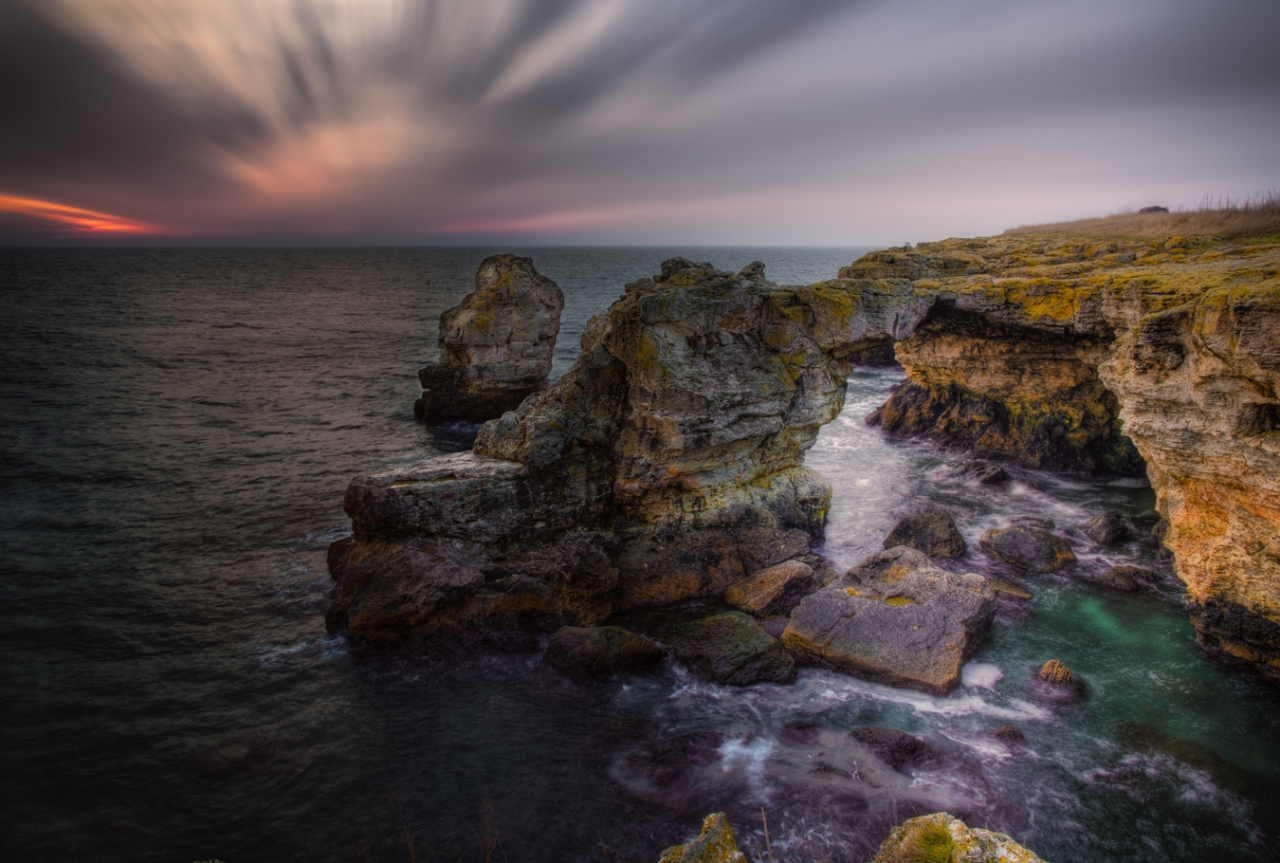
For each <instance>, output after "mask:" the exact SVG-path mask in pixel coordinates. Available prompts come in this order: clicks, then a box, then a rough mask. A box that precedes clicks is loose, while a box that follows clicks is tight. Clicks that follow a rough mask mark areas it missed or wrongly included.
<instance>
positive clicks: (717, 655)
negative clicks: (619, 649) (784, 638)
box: [661, 611, 796, 686]
mask: <svg viewBox="0 0 1280 863" xmlns="http://www.w3.org/2000/svg"><path fill="white" fill-rule="evenodd" d="M661 637H662V641H663V642H664V643H665V644H666V645H667V646H668V647H670V648H671V651H672V652H673V653H674V654H675V656H676V658H677V659H679V660H680V661H681V662H683V663H684V664H685V665H687V666H689V668H690V670H692V671H693V673H694V674H696V675H698V676H699V677H701V678H703V679H704V680H709V681H711V682H712V683H720V684H727V685H729V686H748V685H750V684H752V683H762V682H763V683H790V682H791V681H792V680H794V679H795V676H796V667H795V663H794V662H793V661H792V659H791V657H790V656H788V655H787V651H786V650H784V649H783V647H782V644H781V643H780V642H779V641H778V640H777V639H776V638H772V637H770V636H769V635H768V634H767V633H765V631H764V630H763V629H761V628H760V625H759V624H758V623H756V622H755V621H754V620H753V619H751V618H750V617H749V616H747V615H745V614H743V613H742V612H740V611H728V612H725V613H724V614H716V615H713V616H711V617H704V618H702V619H701V620H693V621H689V622H688V623H679V624H674V625H672V626H668V627H666V628H665V629H663V631H662V636H661Z"/></svg>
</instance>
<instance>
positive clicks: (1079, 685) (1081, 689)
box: [1030, 659, 1086, 702]
mask: <svg viewBox="0 0 1280 863" xmlns="http://www.w3.org/2000/svg"><path fill="white" fill-rule="evenodd" d="M1030 691H1031V695H1032V696H1033V697H1035V698H1036V699H1038V700H1040V701H1048V702H1065V701H1075V700H1077V699H1079V698H1083V697H1084V696H1085V694H1086V688H1085V685H1084V682H1083V681H1082V680H1080V679H1079V678H1077V677H1076V676H1075V675H1074V674H1073V673H1072V671H1071V669H1070V668H1067V666H1065V665H1063V664H1062V663H1061V662H1060V661H1059V660H1057V659H1050V660H1049V661H1048V662H1046V663H1045V664H1044V665H1043V666H1041V668H1040V670H1039V671H1038V672H1036V675H1035V678H1034V679H1033V680H1032V681H1031V690H1030Z"/></svg>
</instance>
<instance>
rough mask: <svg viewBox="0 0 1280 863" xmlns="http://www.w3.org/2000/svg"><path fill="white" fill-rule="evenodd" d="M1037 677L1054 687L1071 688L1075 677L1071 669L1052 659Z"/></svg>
mask: <svg viewBox="0 0 1280 863" xmlns="http://www.w3.org/2000/svg"><path fill="white" fill-rule="evenodd" d="M1036 676H1037V677H1039V678H1040V679H1041V680H1043V681H1044V682H1045V683H1049V684H1052V685H1053V686H1069V685H1070V684H1071V682H1072V677H1073V675H1072V674H1071V669H1070V668H1067V667H1066V666H1065V665H1063V664H1062V662H1061V661H1059V660H1057V659H1050V660H1049V661H1048V662H1046V663H1045V664H1044V665H1043V666H1041V668H1040V672H1039V674H1037V675H1036Z"/></svg>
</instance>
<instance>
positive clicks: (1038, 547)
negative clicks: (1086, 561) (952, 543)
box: [978, 525, 1076, 573]
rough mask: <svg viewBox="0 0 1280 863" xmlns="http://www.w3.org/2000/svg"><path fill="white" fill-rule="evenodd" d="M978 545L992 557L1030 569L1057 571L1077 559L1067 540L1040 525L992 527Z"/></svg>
mask: <svg viewBox="0 0 1280 863" xmlns="http://www.w3.org/2000/svg"><path fill="white" fill-rule="evenodd" d="M978 545H979V546H981V548H982V550H983V551H984V552H985V553H986V554H987V555H988V556H990V557H993V558H995V559H996V560H1000V561H1003V562H1005V563H1007V564H1010V565H1012V566H1016V567H1018V568H1019V569H1025V570H1028V571H1029V572H1042V573H1043V572H1057V571H1058V570H1059V569H1062V568H1063V567H1064V566H1067V565H1068V564H1072V563H1075V562H1076V556H1075V553H1074V552H1072V551H1071V546H1070V545H1068V544H1067V541H1066V540H1065V539H1063V538H1062V537H1060V536H1055V535H1054V534H1052V533H1049V532H1048V531H1047V530H1038V529H1036V528H1030V527H1020V526H1018V525H1014V526H1012V527H1006V528H1003V529H999V530H989V531H987V532H986V533H984V534H983V535H982V538H981V539H979V540H978Z"/></svg>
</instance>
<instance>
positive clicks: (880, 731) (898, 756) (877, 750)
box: [849, 726, 938, 772]
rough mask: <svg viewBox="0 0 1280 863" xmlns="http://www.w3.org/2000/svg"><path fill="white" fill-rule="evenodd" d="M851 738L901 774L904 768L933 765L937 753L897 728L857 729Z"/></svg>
mask: <svg viewBox="0 0 1280 863" xmlns="http://www.w3.org/2000/svg"><path fill="white" fill-rule="evenodd" d="M849 736H850V737H852V738H853V739H854V740H857V741H858V742H859V743H861V744H862V745H864V746H866V747H867V748H868V749H870V750H871V754H873V755H875V757H877V758H879V759H880V760H881V761H883V762H884V763H885V764H888V765H889V766H890V767H892V768H893V769H894V770H897V771H899V772H901V771H902V769H903V768H904V767H914V766H919V765H926V764H930V763H933V762H934V761H936V760H937V758H938V753H937V751H936V750H935V749H934V748H933V747H932V746H930V745H929V744H927V743H925V742H924V741H923V740H920V739H919V738H916V737H912V736H911V735H910V734H908V733H907V732H905V731H898V730H897V729H895V728H876V727H874V726H868V727H866V728H855V729H853V730H852V731H850V732H849Z"/></svg>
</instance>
